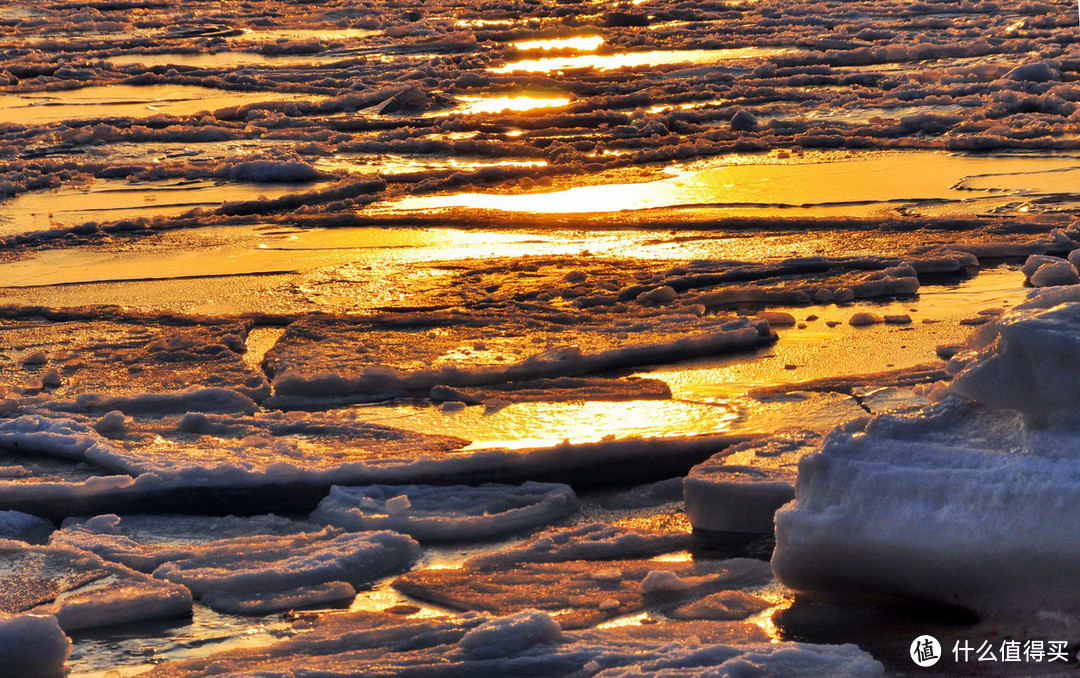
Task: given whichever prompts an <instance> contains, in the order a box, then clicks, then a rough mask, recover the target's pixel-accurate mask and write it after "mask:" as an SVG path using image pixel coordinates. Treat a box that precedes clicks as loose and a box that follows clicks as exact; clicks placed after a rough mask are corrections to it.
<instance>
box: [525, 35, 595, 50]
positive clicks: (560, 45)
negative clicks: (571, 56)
mask: <svg viewBox="0 0 1080 678" xmlns="http://www.w3.org/2000/svg"><path fill="white" fill-rule="evenodd" d="M512 44H513V45H514V47H516V48H518V49H521V50H526V49H546V50H554V49H571V50H575V51H578V52H595V51H596V49H597V48H598V47H600V45H602V44H604V39H603V38H602V37H600V36H599V35H582V36H578V37H576V38H551V39H548V40H521V41H519V42H515V43H512Z"/></svg>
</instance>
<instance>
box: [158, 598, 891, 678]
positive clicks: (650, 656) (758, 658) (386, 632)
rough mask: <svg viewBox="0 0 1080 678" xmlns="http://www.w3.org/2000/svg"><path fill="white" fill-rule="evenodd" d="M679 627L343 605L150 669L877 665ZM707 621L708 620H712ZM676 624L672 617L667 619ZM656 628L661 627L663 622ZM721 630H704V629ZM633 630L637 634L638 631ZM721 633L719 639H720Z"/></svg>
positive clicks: (730, 671)
mask: <svg viewBox="0 0 1080 678" xmlns="http://www.w3.org/2000/svg"><path fill="white" fill-rule="evenodd" d="M698 624H699V626H697V627H694V628H689V629H680V631H681V633H679V634H678V637H679V639H680V642H677V643H673V642H671V639H670V637H655V634H650V633H640V634H639V633H635V632H636V631H650V630H651V629H650V628H649V627H644V626H639V627H633V628H631V627H621V628H617V629H610V630H595V629H594V630H590V631H581V632H573V631H565V630H561V629H560V628H559V626H558V625H557V624H556V623H555V621H554V620H553V619H552V618H551V617H550V616H549V615H547V614H545V613H543V612H539V611H536V610H523V611H522V612H519V613H516V614H513V615H507V616H503V617H493V618H492V617H484V616H480V615H472V614H467V615H463V616H461V617H457V618H445V617H441V618H435V619H428V620H415V621H403V620H401V619H400V618H396V617H393V616H391V615H386V614H375V613H363V612H361V613H349V614H344V615H336V616H329V617H326V618H323V619H322V620H320V621H319V622H318V623H317V624H316V625H315V626H314V627H313V628H312V629H311V630H310V631H308V632H306V633H303V634H300V635H297V636H296V637H294V638H290V639H287V640H284V641H281V642H279V643H277V644H275V645H271V646H269V647H265V648H257V649H251V650H236V651H231V652H226V653H221V654H218V655H213V656H211V657H207V658H205V659H193V660H186V661H179V662H171V663H167V664H163V665H160V666H157V667H155V668H154V669H153V670H152V671H151V672H150V673H148V674H146V675H147V677H148V678H183V677H187V676H196V675H206V674H207V673H209V672H214V675H220V676H222V677H223V678H234V677H235V678H239V676H244V675H253V674H262V673H274V674H275V675H281V676H299V675H301V674H303V673H309V672H312V671H315V672H320V673H328V674H329V673H333V674H360V673H362V674H364V675H380V676H381V675H398V674H400V673H406V674H409V675H447V674H453V675H476V676H508V675H517V674H522V673H527V674H530V675H550V676H555V675H580V676H600V677H602V678H616V677H620V676H621V677H624V678H629V677H631V676H655V675H664V676H697V675H702V673H704V672H708V673H709V675H716V676H728V677H730V678H734V676H739V675H745V674H746V673H747V672H748V671H750V672H753V675H756V676H762V678H783V677H785V676H803V675H828V676H834V677H835V678H874V677H875V676H881V675H883V669H882V666H881V665H880V664H879V663H878V662H876V661H875V660H874V659H872V658H871V657H870V656H869V655H867V654H866V653H864V652H862V651H861V650H859V649H858V648H857V647H855V646H854V645H841V646H825V645H810V644H804V643H764V642H760V641H751V642H746V638H745V636H744V637H742V638H740V637H739V635H738V632H737V631H736V630H735V629H733V628H732V627H729V626H719V627H717V626H713V627H706V626H700V624H701V623H700V622H699V623H698ZM714 624H715V623H714ZM671 626H673V627H677V626H678V624H671ZM659 628H661V629H663V626H660V627H659ZM713 630H716V631H719V634H718V635H720V636H724V635H726V636H727V638H726V639H723V640H709V639H708V638H709V634H708V632H709V631H713ZM639 636H640V637H639ZM725 641H726V642H725Z"/></svg>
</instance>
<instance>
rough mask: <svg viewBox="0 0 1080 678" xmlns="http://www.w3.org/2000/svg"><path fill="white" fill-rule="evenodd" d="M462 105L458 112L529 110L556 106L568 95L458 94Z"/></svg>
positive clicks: (560, 104)
mask: <svg viewBox="0 0 1080 678" xmlns="http://www.w3.org/2000/svg"><path fill="white" fill-rule="evenodd" d="M457 99H458V100H459V101H461V102H462V106H461V107H460V108H458V109H457V112H458V113H464V114H466V115H468V114H474V113H501V112H503V111H531V110H535V109H538V108H556V107H559V106H565V105H567V104H569V103H570V99H569V98H568V97H551V96H546V97H541V96H529V95H520V96H503V97H474V96H459V97H457Z"/></svg>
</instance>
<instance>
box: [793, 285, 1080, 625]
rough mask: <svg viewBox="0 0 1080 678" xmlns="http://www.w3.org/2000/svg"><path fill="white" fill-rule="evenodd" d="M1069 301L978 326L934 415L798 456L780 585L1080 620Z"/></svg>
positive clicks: (882, 422)
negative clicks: (1072, 561)
mask: <svg viewBox="0 0 1080 678" xmlns="http://www.w3.org/2000/svg"><path fill="white" fill-rule="evenodd" d="M1065 290H1068V292H1069V294H1067V295H1066V294H1064V293H1063V291H1065ZM1074 295H1075V293H1073V292H1072V288H1060V290H1053V289H1052V290H1049V291H1048V292H1047V293H1046V294H1045V296H1043V298H1041V299H1040V295H1036V296H1035V297H1034V298H1033V299H1032V300H1031V302H1029V304H1023V305H1021V308H1018V309H1016V310H1014V311H1010V312H1006V313H1004V314H1003V315H1001V316H1000V318H998V319H997V320H995V321H993V322H991V323H989V324H987V325H985V326H984V327H983V328H982V329H981V330H980V331H979V332H978V333H977V334H976V335H975V337H974V338H973V339H972V342H971V346H970V348H969V349H968V350H967V351H966V352H961V353H960V354H958V355H957V357H955V358H954V359H953V361H952V362H951V363H950V365H949V370H950V372H952V373H953V374H954V375H955V377H954V382H953V384H952V385H951V386H949V387H941V388H938V389H937V390H936V391H935V392H934V393H933V394H932V395H933V397H934V399H935V400H936V402H935V403H933V404H932V405H930V406H929V407H927V408H925V409H924V410H922V411H920V412H918V413H915V414H906V415H904V414H898V415H889V414H886V415H881V416H878V417H876V418H874V419H871V420H869V421H868V422H862V423H858V424H853V425H851V426H848V427H846V428H841V429H838V430H837V431H834V432H833V433H831V434H830V435H829V436H828V437H827V438H826V439H825V441H824V443H823V446H822V449H821V452H820V453H818V454H813V455H810V456H808V457H806V458H804V460H803V461H802V462H801V464H800V468H799V476H798V482H797V485H796V496H797V499H796V501H795V502H793V503H792V504H789V505H788V506H786V507H785V508H783V509H782V510H781V511H779V512H778V513H777V514H776V537H777V549H776V553H775V555H774V558H773V567H774V569H775V571H776V574H777V576H778V578H779V579H780V580H781V581H782V582H784V583H785V584H787V585H788V586H791V587H792V588H794V589H795V590H797V591H802V592H805V593H808V594H814V595H818V596H831V597H844V596H852V595H859V594H862V595H901V596H910V597H915V598H920V599H924V600H931V601H935V602H940V603H948V604H955V605H960V606H963V607H967V608H970V609H973V610H976V611H978V612H981V613H984V614H989V615H995V616H996V615H1006V616H1011V617H1012V618H1013V619H1014V620H1015V619H1017V617H1018V615H1019V616H1021V617H1022V616H1023V615H1025V614H1028V615H1030V614H1033V613H1036V612H1040V611H1052V612H1064V613H1073V614H1075V613H1076V611H1077V609H1078V606H1080V600H1078V599H1077V597H1076V596H1075V595H1073V593H1072V592H1073V591H1074V590H1075V584H1076V582H1075V577H1074V576H1073V568H1071V567H1070V566H1069V565H1068V564H1067V563H1068V562H1069V558H1071V554H1072V551H1073V544H1074V542H1075V535H1073V532H1072V527H1071V521H1070V520H1069V519H1068V518H1067V517H1066V516H1068V515H1070V513H1071V512H1072V511H1073V510H1074V508H1073V507H1074V506H1075V505H1076V504H1077V501H1078V498H1077V480H1076V477H1077V468H1076V463H1075V459H1074V455H1073V453H1072V449H1073V446H1074V445H1073V441H1074V440H1075V425H1076V415H1075V403H1074V402H1073V400H1074V398H1073V395H1074V394H1075V392H1076V384H1075V379H1074V378H1073V377H1072V376H1071V375H1072V374H1073V373H1074V370H1072V369H1071V367H1069V366H1070V365H1072V364H1073V362H1074V361H1075V355H1074V354H1075V352H1076V349H1075V347H1076V341H1075V338H1076V337H1077V336H1078V335H1080V320H1078V318H1080V315H1078V313H1077V305H1076V304H1075V303H1065V304H1061V305H1054V303H1055V302H1058V301H1062V300H1064V299H1063V297H1070V296H1074ZM1023 306H1029V307H1028V308H1022V307H1023ZM1047 306H1049V308H1047Z"/></svg>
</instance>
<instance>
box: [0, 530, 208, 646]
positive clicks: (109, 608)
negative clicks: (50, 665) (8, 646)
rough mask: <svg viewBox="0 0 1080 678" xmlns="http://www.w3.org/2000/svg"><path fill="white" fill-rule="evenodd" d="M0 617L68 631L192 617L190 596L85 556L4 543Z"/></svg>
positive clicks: (1, 549)
mask: <svg viewBox="0 0 1080 678" xmlns="http://www.w3.org/2000/svg"><path fill="white" fill-rule="evenodd" d="M0 612H7V613H16V612H31V613H34V614H46V615H53V616H55V617H56V619H58V620H59V622H60V626H61V627H63V628H64V630H66V631H71V630H78V629H86V628H94V627H99V626H109V625H113V624H125V623H129V622H137V621H145V620H149V619H159V618H162V617H179V616H183V615H186V614H190V613H191V594H190V593H188V591H187V589H185V588H184V587H182V586H177V585H175V584H171V583H169V582H164V581H160V580H157V579H153V578H151V577H149V576H147V575H145V574H142V573H140V572H136V571H134V570H131V569H129V568H127V567H124V566H122V565H119V564H115V563H109V562H106V561H104V560H102V559H101V558H99V557H98V556H96V555H94V554H92V553H89V552H86V551H80V550H77V549H71V548H57V547H51V546H50V547H41V546H27V545H26V544H23V543H22V542H15V541H4V542H0Z"/></svg>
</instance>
